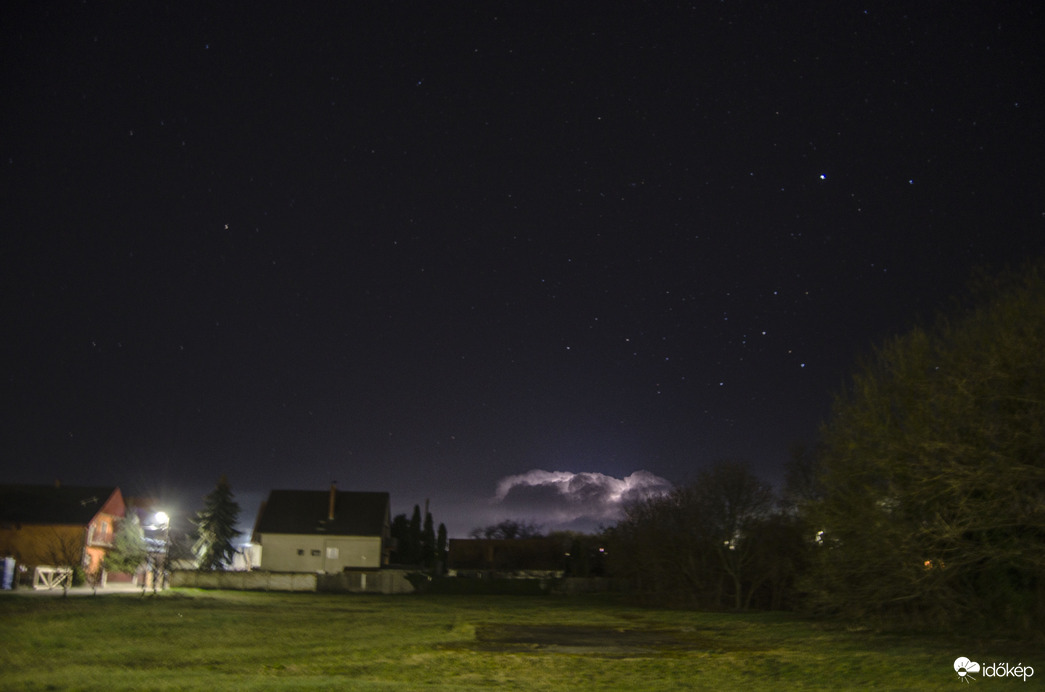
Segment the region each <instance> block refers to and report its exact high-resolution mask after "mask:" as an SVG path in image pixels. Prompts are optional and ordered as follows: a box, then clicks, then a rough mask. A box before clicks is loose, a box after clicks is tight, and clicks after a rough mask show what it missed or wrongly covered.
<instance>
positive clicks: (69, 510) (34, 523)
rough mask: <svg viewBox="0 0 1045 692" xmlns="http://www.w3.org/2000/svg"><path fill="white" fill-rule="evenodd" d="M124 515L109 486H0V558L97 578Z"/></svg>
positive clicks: (120, 498)
mask: <svg viewBox="0 0 1045 692" xmlns="http://www.w3.org/2000/svg"><path fill="white" fill-rule="evenodd" d="M125 511H126V509H125V506H124V502H123V495H122V494H121V493H120V489H119V488H117V487H113V486H99V487H82V486H63V485H61V484H60V483H55V484H54V485H0V556H11V557H13V558H15V560H17V561H18V563H19V564H22V565H25V566H36V565H51V566H78V567H82V568H83V569H84V570H85V571H86V572H87V573H88V574H93V573H99V574H101V567H102V561H103V560H104V559H105V553H106V551H107V550H108V549H109V548H111V547H112V544H113V532H114V530H115V523H116V520H117V519H118V518H121V517H123V516H124V513H125Z"/></svg>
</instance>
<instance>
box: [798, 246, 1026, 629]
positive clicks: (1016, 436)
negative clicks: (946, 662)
mask: <svg viewBox="0 0 1045 692" xmlns="http://www.w3.org/2000/svg"><path fill="white" fill-rule="evenodd" d="M981 296H982V297H981V300H980V302H979V304H978V306H977V307H974V308H973V309H971V310H969V311H967V312H965V313H960V314H959V315H958V316H957V317H951V318H948V317H941V318H940V319H939V320H938V321H937V322H936V323H935V325H934V326H932V327H931V328H927V329H926V328H916V329H913V330H911V331H910V332H909V333H907V334H905V335H903V336H899V337H896V338H893V339H890V340H888V341H886V342H885V343H884V344H882V345H881V346H879V347H878V348H877V349H876V350H875V351H874V353H873V354H872V356H871V358H870V359H869V360H868V361H867V362H866V363H864V364H863V365H862V367H861V368H860V369H859V370H858V372H857V373H856V375H855V376H854V378H853V382H852V385H851V387H850V388H849V390H848V391H846V392H844V393H843V394H842V395H840V396H839V397H838V399H837V401H836V402H835V406H834V411H833V413H832V416H831V419H830V420H829V422H828V423H827V425H826V426H825V427H824V429H823V431H822V438H823V449H822V455H821V458H820V460H819V464H820V474H819V478H818V485H819V487H820V489H821V492H822V497H821V498H820V499H818V500H815V501H813V502H811V503H810V504H809V505H808V506H807V508H806V511H805V515H806V517H807V520H808V522H809V524H810V526H811V528H812V529H814V530H815V532H816V533H815V535H816V540H817V542H818V544H819V548H818V550H816V551H815V552H816V553H817V558H816V563H815V564H816V569H815V571H814V572H813V574H812V578H811V579H810V581H809V584H808V587H809V589H810V590H811V592H812V593H813V595H814V601H813V603H814V605H816V606H818V607H820V608H823V609H827V610H830V611H833V612H841V613H845V614H847V615H850V616H857V617H889V618H894V617H903V618H906V619H909V620H911V621H914V622H916V623H918V624H927V623H936V624H939V625H941V626H948V625H952V624H955V623H957V622H959V621H972V622H977V623H980V624H987V622H990V623H993V624H994V625H995V626H1004V627H1007V628H1017V627H1023V628H1030V627H1031V625H1032V623H1034V622H1040V621H1041V620H1042V619H1043V618H1045V576H1043V575H1045V367H1043V359H1042V354H1043V353H1045V262H1039V263H1037V264H1036V265H1034V266H1031V267H1030V268H1029V269H1028V270H1026V271H1025V272H1024V273H1022V274H1019V275H1013V276H1009V277H1006V278H1003V279H1002V280H999V281H995V282H993V284H991V285H988V286H987V287H986V290H985V289H983V288H981Z"/></svg>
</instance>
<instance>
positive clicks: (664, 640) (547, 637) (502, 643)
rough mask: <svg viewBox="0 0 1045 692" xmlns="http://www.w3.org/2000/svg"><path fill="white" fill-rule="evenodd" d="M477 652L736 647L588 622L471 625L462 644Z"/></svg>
mask: <svg viewBox="0 0 1045 692" xmlns="http://www.w3.org/2000/svg"><path fill="white" fill-rule="evenodd" d="M464 648H469V649H472V650H478V651H504V652H512V651H516V652H524V651H543V652H559V653H588V654H603V655H628V654H656V653H670V652H678V651H707V652H724V651H734V650H737V647H735V646H729V645H728V644H726V643H725V642H723V641H721V640H716V639H713V638H710V637H708V636H706V633H705V634H702V633H701V632H698V631H696V630H691V629H640V628H634V629H633V628H628V627H597V626H590V625H500V624H481V625H476V627H475V641H473V642H469V643H467V644H465V645H464Z"/></svg>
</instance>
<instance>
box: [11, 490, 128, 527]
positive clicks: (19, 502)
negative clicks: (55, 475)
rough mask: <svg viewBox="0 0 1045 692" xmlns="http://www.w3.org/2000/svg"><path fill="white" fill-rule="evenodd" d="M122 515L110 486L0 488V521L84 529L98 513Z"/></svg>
mask: <svg viewBox="0 0 1045 692" xmlns="http://www.w3.org/2000/svg"><path fill="white" fill-rule="evenodd" d="M103 510H104V511H106V512H108V513H110V514H114V515H116V516H120V515H122V514H123V495H122V494H121V493H120V489H119V488H116V487H113V486H87V487H83V486H64V485H63V486H54V485H0V521H4V522H16V523H19V524H75V525H77V526H87V525H88V524H90V523H91V520H92V519H94V518H95V517H96V516H97V515H98V513H99V512H102V511H103Z"/></svg>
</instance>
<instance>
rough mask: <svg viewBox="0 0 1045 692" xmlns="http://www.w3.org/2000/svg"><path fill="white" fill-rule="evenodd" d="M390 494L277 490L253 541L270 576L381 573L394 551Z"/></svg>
mask: <svg viewBox="0 0 1045 692" xmlns="http://www.w3.org/2000/svg"><path fill="white" fill-rule="evenodd" d="M390 511H391V505H390V500H389V496H388V493H374V492H349V491H339V490H338V489H337V485H336V484H331V486H330V490H329V492H328V491H324V490H273V491H271V492H270V493H269V497H268V500H266V501H265V502H264V503H263V504H262V505H261V509H260V511H259V512H258V520H257V522H256V523H255V525H254V536H253V542H254V543H255V544H257V545H260V546H261V560H260V568H261V569H263V570H267V571H271V572H325V573H335V572H341V571H343V570H345V569H353V570H356V569H379V568H380V567H382V566H383V565H386V564H388V557H389V553H390V552H391V519H390Z"/></svg>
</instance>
